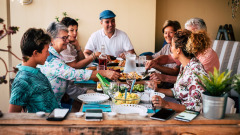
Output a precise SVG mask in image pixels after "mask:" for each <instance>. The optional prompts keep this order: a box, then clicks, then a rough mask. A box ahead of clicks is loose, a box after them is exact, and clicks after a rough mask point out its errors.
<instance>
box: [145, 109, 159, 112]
mask: <svg viewBox="0 0 240 135" xmlns="http://www.w3.org/2000/svg"><path fill="white" fill-rule="evenodd" d="M158 111H159V109H156V110H155V113H156V112H158ZM147 113H154V111H153V109H148V111H147Z"/></svg>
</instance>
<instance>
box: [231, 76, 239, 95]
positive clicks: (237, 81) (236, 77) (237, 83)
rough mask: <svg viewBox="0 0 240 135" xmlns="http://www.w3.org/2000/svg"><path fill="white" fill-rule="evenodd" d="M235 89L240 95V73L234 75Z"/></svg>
mask: <svg viewBox="0 0 240 135" xmlns="http://www.w3.org/2000/svg"><path fill="white" fill-rule="evenodd" d="M232 86H233V89H234V90H235V91H236V92H237V93H238V94H239V95H240V74H239V75H235V76H234V81H233V85H232Z"/></svg>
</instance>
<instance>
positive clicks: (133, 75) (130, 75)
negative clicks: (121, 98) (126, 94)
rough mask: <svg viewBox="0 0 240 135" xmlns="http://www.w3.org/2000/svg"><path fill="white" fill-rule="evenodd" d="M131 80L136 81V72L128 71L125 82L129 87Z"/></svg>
mask: <svg viewBox="0 0 240 135" xmlns="http://www.w3.org/2000/svg"><path fill="white" fill-rule="evenodd" d="M133 81H135V82H136V72H130V73H128V74H127V75H126V82H127V84H128V85H129V87H130V89H131V87H132V83H133Z"/></svg>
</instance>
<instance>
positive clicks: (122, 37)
mask: <svg viewBox="0 0 240 135" xmlns="http://www.w3.org/2000/svg"><path fill="white" fill-rule="evenodd" d="M115 16H116V15H115V14H114V13H113V12H112V11H111V10H104V11H103V12H101V13H100V17H99V19H100V24H101V25H102V27H103V29H100V30H98V31H96V32H94V33H93V34H92V35H91V37H90V38H89V40H88V42H87V45H86V46H85V50H84V55H85V56H86V57H88V56H90V55H91V54H92V53H93V52H101V45H105V53H106V54H107V55H111V56H115V57H122V58H125V55H124V52H129V53H135V51H134V48H133V46H132V44H131V41H130V40H129V38H128V36H127V34H126V33H125V32H123V31H121V30H118V29H116V28H115V27H116V24H115Z"/></svg>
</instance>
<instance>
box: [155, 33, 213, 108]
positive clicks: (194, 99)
mask: <svg viewBox="0 0 240 135" xmlns="http://www.w3.org/2000/svg"><path fill="white" fill-rule="evenodd" d="M207 37H208V36H207V35H206V33H205V32H198V33H192V32H191V31H188V30H180V31H177V32H176V34H175V35H174V37H173V39H172V44H171V55H172V57H173V58H174V59H177V60H179V61H180V62H181V63H182V65H181V67H180V72H179V74H178V77H177V81H176V83H175V84H174V88H172V89H161V88H159V89H157V91H159V92H162V93H164V94H166V95H167V96H171V97H175V98H176V99H179V100H180V101H181V104H177V103H173V102H168V101H165V100H164V99H162V98H161V97H160V96H153V97H152V100H153V104H154V106H157V107H162V108H167V109H173V110H176V111H177V112H181V111H184V110H186V109H187V110H193V111H201V109H202V106H201V105H202V97H201V93H202V92H203V91H204V89H203V87H201V86H200V85H199V84H198V83H197V81H200V80H199V79H198V77H197V76H196V75H195V74H197V75H200V74H204V75H207V73H206V71H205V69H204V67H203V65H202V64H201V63H200V61H199V60H198V59H197V58H196V57H195V55H194V54H195V53H196V52H198V51H201V50H203V48H202V47H196V46H195V47H192V46H191V44H195V43H198V44H204V45H207V44H206V43H207V42H208V38H207ZM193 41H194V42H193ZM206 47H207V46H206Z"/></svg>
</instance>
